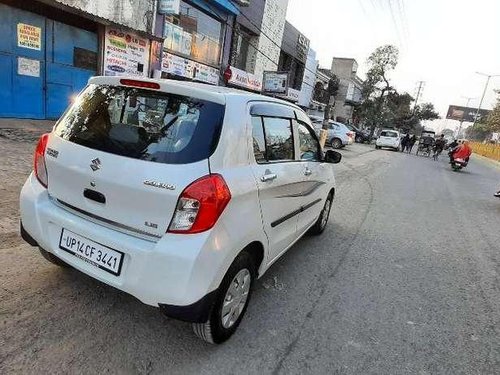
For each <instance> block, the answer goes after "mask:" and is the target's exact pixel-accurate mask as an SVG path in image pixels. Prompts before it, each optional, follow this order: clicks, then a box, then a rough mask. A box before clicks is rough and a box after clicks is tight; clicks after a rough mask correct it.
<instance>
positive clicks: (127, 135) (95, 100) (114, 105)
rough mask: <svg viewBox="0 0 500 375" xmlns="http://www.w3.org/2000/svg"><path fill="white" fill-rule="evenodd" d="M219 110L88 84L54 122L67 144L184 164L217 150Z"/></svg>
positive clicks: (209, 104)
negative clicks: (71, 143)
mask: <svg viewBox="0 0 500 375" xmlns="http://www.w3.org/2000/svg"><path fill="white" fill-rule="evenodd" d="M224 110H225V107H224V106H223V105H221V104H217V103H213V102H209V101H206V100H201V99H196V98H192V97H188V96H181V95H174V94H168V93H161V92H154V91H150V90H142V89H136V88H128V87H119V86H107V85H89V86H88V87H87V88H86V89H85V91H84V92H83V93H82V94H81V95H80V96H79V97H78V99H77V100H76V101H75V103H74V104H73V105H72V106H71V108H70V109H69V110H68V111H67V112H66V113H65V115H64V116H63V117H62V118H61V120H60V121H59V122H58V123H57V126H56V129H55V133H56V134H57V135H58V136H59V137H61V138H63V139H66V140H68V141H70V142H73V143H77V144H80V145H82V146H85V147H90V148H93V149H96V150H100V151H104V152H109V153H112V154H116V155H121V156H126V157H130V158H134V159H140V160H148V161H152V162H157V163H166V164H186V163H193V162H196V161H200V160H203V159H207V158H208V157H209V156H210V155H211V154H212V152H213V151H214V150H215V147H216V146H217V143H218V140H219V135H220V131H221V128H222V121H223V118H224Z"/></svg>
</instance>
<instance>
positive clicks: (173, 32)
mask: <svg viewBox="0 0 500 375" xmlns="http://www.w3.org/2000/svg"><path fill="white" fill-rule="evenodd" d="M168 3H175V6H174V8H173V9H172V8H170V9H168V11H167V12H165V13H164V14H163V15H162V29H163V30H162V35H163V38H164V41H163V46H162V57H161V69H160V71H159V72H158V73H157V75H158V76H161V77H162V78H173V79H181V80H182V79H186V80H193V81H199V82H204V83H209V84H212V85H218V84H221V83H222V79H221V78H222V73H223V71H224V69H225V67H226V66H227V65H228V64H229V59H230V50H231V36H232V29H233V27H234V18H235V16H236V15H237V14H238V13H239V11H238V8H237V7H236V6H235V5H234V3H233V2H232V1H229V0H209V1H202V0H191V1H188V0H184V1H173V2H172V1H168ZM158 10H159V12H160V13H162V9H161V7H160V8H159V9H158Z"/></svg>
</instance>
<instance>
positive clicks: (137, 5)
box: [53, 0, 156, 32]
mask: <svg viewBox="0 0 500 375" xmlns="http://www.w3.org/2000/svg"><path fill="white" fill-rule="evenodd" d="M53 1H55V2H57V3H60V4H64V5H67V6H70V7H72V8H76V9H79V10H81V11H83V12H86V13H90V14H93V15H95V16H98V17H100V18H104V19H107V20H109V21H112V22H115V23H117V24H119V25H123V26H127V27H130V28H132V29H134V30H141V31H145V32H151V30H147V19H148V15H149V16H150V17H152V16H154V10H155V4H156V0H53ZM148 12H149V13H148Z"/></svg>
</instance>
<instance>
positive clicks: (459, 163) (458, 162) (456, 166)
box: [450, 158, 467, 172]
mask: <svg viewBox="0 0 500 375" xmlns="http://www.w3.org/2000/svg"><path fill="white" fill-rule="evenodd" d="M450 164H451V169H453V170H454V171H455V172H457V171H459V170H461V169H462V168H465V167H466V166H467V161H466V160H464V159H460V158H455V159H453V160H452V161H451V162H450Z"/></svg>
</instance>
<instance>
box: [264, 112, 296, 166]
mask: <svg viewBox="0 0 500 375" xmlns="http://www.w3.org/2000/svg"><path fill="white" fill-rule="evenodd" d="M264 132H265V138H266V156H267V160H268V161H282V160H293V159H294V158H295V156H294V145H293V134H292V124H291V121H290V119H285V118H276V117H264Z"/></svg>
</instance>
